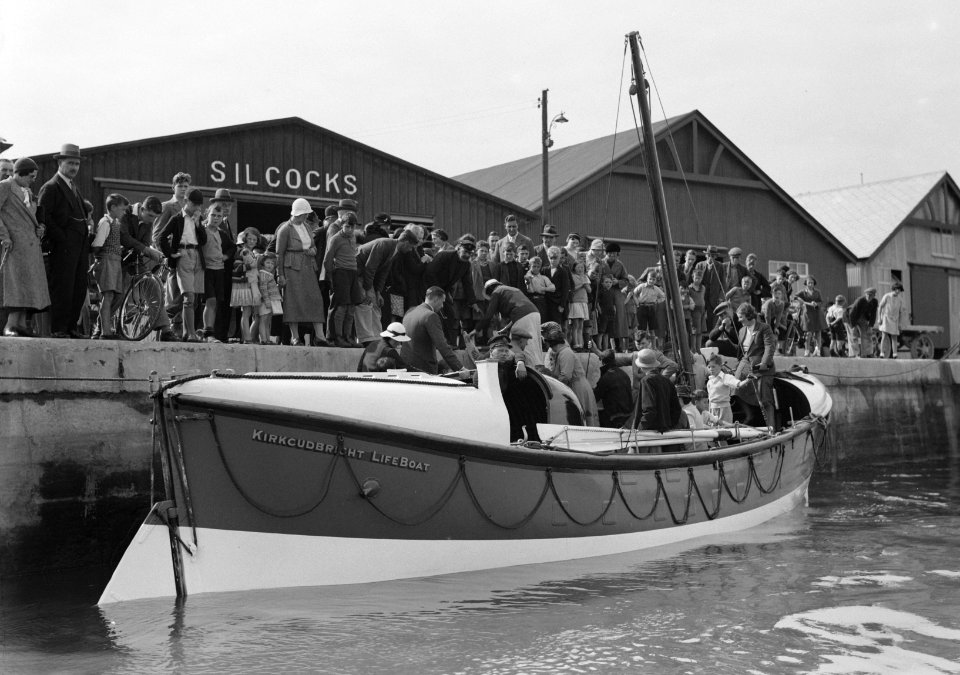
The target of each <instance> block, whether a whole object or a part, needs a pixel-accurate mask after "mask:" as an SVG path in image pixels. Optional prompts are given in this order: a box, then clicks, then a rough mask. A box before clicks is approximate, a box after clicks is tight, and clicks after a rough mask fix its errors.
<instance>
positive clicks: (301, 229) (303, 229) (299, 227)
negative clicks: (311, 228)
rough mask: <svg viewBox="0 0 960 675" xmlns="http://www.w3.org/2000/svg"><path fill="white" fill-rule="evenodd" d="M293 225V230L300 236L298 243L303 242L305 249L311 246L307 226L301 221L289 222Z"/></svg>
mask: <svg viewBox="0 0 960 675" xmlns="http://www.w3.org/2000/svg"><path fill="white" fill-rule="evenodd" d="M290 224H291V225H293V231H294V232H296V233H297V235H298V236H299V237H300V243H301V244H303V250H304V251H306V250H307V249H308V248H310V247H311V246H313V239H312V238H311V237H310V233H309V232H307V226H306V225H304V224H303V223H290Z"/></svg>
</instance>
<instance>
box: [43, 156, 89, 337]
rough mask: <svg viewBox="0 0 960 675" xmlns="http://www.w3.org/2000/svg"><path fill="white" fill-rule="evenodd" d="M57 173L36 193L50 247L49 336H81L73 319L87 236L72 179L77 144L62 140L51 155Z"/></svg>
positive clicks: (80, 297)
mask: <svg viewBox="0 0 960 675" xmlns="http://www.w3.org/2000/svg"><path fill="white" fill-rule="evenodd" d="M53 158H54V159H56V160H57V174H56V175H55V176H54V177H53V178H51V179H50V180H48V181H47V182H46V183H44V185H43V187H42V188H40V195H39V197H38V207H39V214H38V215H40V217H41V219H42V222H43V224H44V225H45V226H46V235H45V237H44V239H45V243H46V246H47V249H48V250H49V251H50V287H51V288H50V290H51V294H50V296H51V297H50V307H51V310H50V314H51V330H52V335H53V337H59V338H65V337H73V338H83V337H86V336H85V335H81V334H80V333H79V332H78V331H77V321H78V320H79V319H80V312H81V310H82V309H83V301H84V296H85V295H86V292H87V267H88V266H89V263H90V261H89V257H90V239H89V232H88V231H87V212H86V209H85V208H84V205H83V197H82V196H81V195H80V191H79V190H78V189H77V185H76V183H75V180H76V177H77V174H78V173H79V172H80V160H81V159H83V158H82V157H81V156H80V148H78V147H77V146H76V145H73V144H71V143H66V144H64V146H63V147H62V148H61V150H60V152H59V153H58V154H56V155H54V156H53Z"/></svg>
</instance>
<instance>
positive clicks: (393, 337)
mask: <svg viewBox="0 0 960 675" xmlns="http://www.w3.org/2000/svg"><path fill="white" fill-rule="evenodd" d="M380 337H381V338H383V339H382V340H376V341H374V342H371V343H369V344H368V345H367V346H366V348H365V349H364V350H363V354H362V355H361V356H360V363H359V364H358V365H357V372H358V373H373V372H377V371H380V370H381V368H380V367H379V366H378V365H377V364H378V362H380V359H383V358H387V359H393V367H394V368H406V364H405V363H404V362H403V359H402V358H400V351H399V350H400V345H402V344H403V343H404V342H410V337H409V336H408V335H407V329H406V328H404V327H403V324H402V323H400V322H399V321H394V322H393V323H391V324H390V325H389V326H387V328H386V330H384V331H383V332H382V333H380Z"/></svg>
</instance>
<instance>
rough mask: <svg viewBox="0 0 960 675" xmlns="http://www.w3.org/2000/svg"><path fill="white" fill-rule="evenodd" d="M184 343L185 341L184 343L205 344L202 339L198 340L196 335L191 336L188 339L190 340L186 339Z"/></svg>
mask: <svg viewBox="0 0 960 675" xmlns="http://www.w3.org/2000/svg"><path fill="white" fill-rule="evenodd" d="M183 341H184V342H203V340H201V339H200V338H198V337H197V336H196V335H191V336H190V337H188V338H184V340H183Z"/></svg>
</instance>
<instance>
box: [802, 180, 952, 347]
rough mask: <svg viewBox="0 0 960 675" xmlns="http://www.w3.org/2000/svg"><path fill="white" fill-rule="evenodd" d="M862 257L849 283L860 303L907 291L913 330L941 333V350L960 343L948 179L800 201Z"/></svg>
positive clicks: (858, 188) (857, 188) (937, 338)
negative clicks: (866, 295)
mask: <svg viewBox="0 0 960 675" xmlns="http://www.w3.org/2000/svg"><path fill="white" fill-rule="evenodd" d="M797 200H798V201H799V202H800V203H801V204H803V206H804V207H805V208H806V209H808V210H809V211H810V213H812V214H813V215H815V216H816V217H817V219H818V220H819V221H820V222H821V223H823V224H824V225H825V226H826V227H827V228H829V229H830V231H831V232H833V233H835V234H836V235H837V237H838V238H839V239H840V240H841V241H842V242H843V243H844V244H845V245H846V246H847V247H848V248H849V249H850V250H851V251H853V253H854V255H855V256H856V258H857V260H856V262H855V263H853V264H851V265H849V266H848V269H847V280H848V281H847V283H848V286H849V287H850V288H851V290H852V291H853V292H852V293H851V294H852V295H859V294H860V293H862V291H863V289H865V288H868V287H870V286H874V287H876V288H877V290H878V292H879V293H880V295H883V294H884V293H886V292H888V291H889V290H890V287H891V286H892V285H893V283H894V282H895V281H899V282H900V283H902V284H903V287H904V291H905V294H906V297H907V298H908V305H909V309H910V315H911V321H910V323H911V324H914V325H920V326H940V327H942V328H943V329H944V331H943V332H942V333H934V334H933V335H932V336H931V337H932V340H933V345H934V347H935V348H936V349H946V348H948V347H949V346H950V345H954V344H957V343H958V342H960V252H958V250H957V245H956V241H957V239H958V238H960V188H958V187H957V184H956V183H955V182H954V180H953V178H952V177H951V176H950V174H949V173H947V172H946V171H935V172H933V173H926V174H922V175H919V176H908V177H906V178H897V179H894V180H887V181H880V182H877V183H867V184H866V185H854V186H850V187H844V188H838V189H835V190H826V191H823V192H811V193H807V194H801V195H797Z"/></svg>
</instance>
